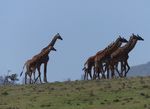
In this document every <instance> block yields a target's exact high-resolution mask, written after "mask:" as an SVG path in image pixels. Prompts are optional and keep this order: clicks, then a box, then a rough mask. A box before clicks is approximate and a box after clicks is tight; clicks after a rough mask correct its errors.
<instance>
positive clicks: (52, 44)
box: [41, 36, 57, 52]
mask: <svg viewBox="0 0 150 109" xmlns="http://www.w3.org/2000/svg"><path fill="white" fill-rule="evenodd" d="M56 40H57V37H56V36H54V38H53V39H52V41H51V42H50V43H49V44H48V45H47V46H46V47H45V48H43V49H42V50H41V52H43V51H45V50H46V49H48V48H49V47H50V46H54V44H55V43H56Z"/></svg>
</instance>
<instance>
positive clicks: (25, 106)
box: [0, 77, 150, 109]
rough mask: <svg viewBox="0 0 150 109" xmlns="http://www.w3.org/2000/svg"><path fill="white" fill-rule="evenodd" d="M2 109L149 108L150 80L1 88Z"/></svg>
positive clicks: (117, 80)
mask: <svg viewBox="0 0 150 109" xmlns="http://www.w3.org/2000/svg"><path fill="white" fill-rule="evenodd" d="M0 109H150V77H136V78H127V79H111V80H96V81H74V82H71V81H67V82H55V83H49V84H40V85H39V84H38V85H36V84H34V85H18V86H0Z"/></svg>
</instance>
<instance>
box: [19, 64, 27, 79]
mask: <svg viewBox="0 0 150 109" xmlns="http://www.w3.org/2000/svg"><path fill="white" fill-rule="evenodd" d="M25 66H26V63H25V64H24V66H23V69H22V72H21V73H20V77H21V76H22V74H23V70H24V67H25Z"/></svg>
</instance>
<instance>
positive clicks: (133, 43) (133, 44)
mask: <svg viewBox="0 0 150 109" xmlns="http://www.w3.org/2000/svg"><path fill="white" fill-rule="evenodd" d="M136 43H137V39H134V40H133V41H132V43H131V44H130V46H129V48H128V49H127V53H129V52H130V51H131V50H133V48H134V47H135V45H136Z"/></svg>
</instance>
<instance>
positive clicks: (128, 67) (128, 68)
mask: <svg viewBox="0 0 150 109" xmlns="http://www.w3.org/2000/svg"><path fill="white" fill-rule="evenodd" d="M126 65H127V70H126V71H125V75H124V77H126V76H127V73H128V71H129V70H130V66H129V64H128V62H126Z"/></svg>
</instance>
